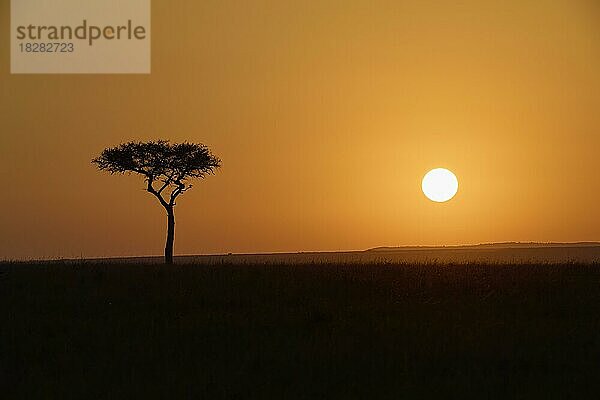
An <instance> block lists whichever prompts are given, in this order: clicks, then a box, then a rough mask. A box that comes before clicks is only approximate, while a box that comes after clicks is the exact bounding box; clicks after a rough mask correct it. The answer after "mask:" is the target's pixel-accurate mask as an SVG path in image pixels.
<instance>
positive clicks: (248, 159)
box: [0, 0, 600, 258]
mask: <svg viewBox="0 0 600 400" xmlns="http://www.w3.org/2000/svg"><path fill="white" fill-rule="evenodd" d="M457 3H460V4H457ZM9 4H10V1H9V0H0V27H1V32H2V35H1V37H0V168H1V170H2V176H3V179H2V195H1V196H0V209H1V210H2V212H1V213H0V258H38V257H79V256H84V257H93V256H118V255H149V254H157V255H160V254H161V252H162V249H163V243H164V234H165V229H166V227H165V224H166V221H165V219H166V217H165V215H164V214H165V213H164V210H163V209H162V208H161V207H160V206H159V204H157V202H156V199H154V198H153V197H152V196H151V195H149V194H148V193H145V192H144V191H143V183H142V181H141V179H139V178H138V177H127V176H126V177H123V176H110V175H108V174H103V173H100V172H98V171H96V170H95V169H94V168H93V166H92V165H91V164H90V160H91V158H93V157H94V156H96V155H98V154H99V152H100V151H101V150H102V149H103V148H104V147H107V146H113V145H116V144H118V143H120V142H123V141H128V140H147V139H156V138H165V139H170V140H172V141H183V140H189V141H195V142H202V143H205V144H207V145H208V146H209V147H210V148H211V149H212V150H213V152H214V153H215V154H217V155H218V156H220V157H221V158H222V160H223V168H222V169H221V171H220V172H219V173H218V174H217V176H215V177H210V178H208V179H206V180H205V181H204V182H198V183H197V184H196V186H195V188H194V189H193V190H191V191H190V192H188V193H186V195H185V196H183V197H182V198H181V200H180V201H179V202H178V206H177V209H176V218H177V230H176V239H175V251H176V254H197V253H215V252H266V251H300V250H339V249H364V248H368V247H373V246H380V245H388V246H393V245H414V244H416V245H425V244H427V245H436V244H459V243H479V242H491V241H580V240H581V241H584V240H585V241H588V240H589V241H591V240H600V207H599V206H598V199H599V198H600V156H599V155H598V154H599V150H600V73H599V71H600V5H599V3H598V2H597V1H593V0H588V1H577V0H547V1H542V0H540V1H523V0H519V1H512V0H508V1H479V0H477V1H474V0H473V1H462V2H455V1H398V0H393V1H392V0H388V1H378V0H369V1H363V0H338V1H330V0H319V1H301V2H298V1H294V2H291V1H290V2H284V1H280V0H278V1H223V0H219V1H191V0H190V1H180V2H176V4H175V3H174V2H173V1H167V0H153V1H152V8H153V10H152V74H151V75H141V76H135V75H10V73H9V72H10V71H9V68H10V60H9V47H10V44H9V26H10V18H9V17H10V13H9ZM435 167H446V168H449V169H451V170H452V171H454V173H456V175H457V176H458V179H459V182H460V188H459V192H458V194H457V196H456V197H455V198H454V199H453V200H452V201H450V202H449V203H444V204H436V203H433V202H431V201H428V200H427V199H426V198H425V197H424V195H423V193H422V192H421V189H420V184H421V178H422V176H423V175H424V174H425V173H426V172H427V171H428V170H430V169H432V168H435Z"/></svg>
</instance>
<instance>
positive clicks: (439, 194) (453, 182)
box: [421, 168, 458, 203]
mask: <svg viewBox="0 0 600 400" xmlns="http://www.w3.org/2000/svg"><path fill="white" fill-rule="evenodd" d="M421 189H423V193H424V194H425V196H427V198H428V199H429V200H431V201H435V202H436V203H443V202H445V201H448V200H450V199H451V198H453V197H454V195H455V194H456V192H457V191H458V179H456V175H454V174H453V173H452V172H451V171H449V170H447V169H445V168H436V169H432V170H431V171H429V172H428V173H426V174H425V176H424V177H423V182H422V183H421Z"/></svg>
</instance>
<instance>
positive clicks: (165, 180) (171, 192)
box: [92, 140, 221, 264]
mask: <svg viewBox="0 0 600 400" xmlns="http://www.w3.org/2000/svg"><path fill="white" fill-rule="evenodd" d="M92 163H93V164H95V165H96V166H97V167H98V169H100V170H101V171H107V172H110V174H111V175H112V174H126V173H135V174H139V175H142V176H143V177H144V181H145V182H146V190H147V191H148V192H149V193H152V194H153V195H154V196H155V197H156V198H157V199H158V201H159V202H160V204H161V205H162V206H163V207H164V208H165V210H166V211H167V240H166V243H165V263H166V264H173V241H174V239H175V213H174V208H175V205H176V203H175V200H176V199H177V198H178V197H179V196H181V195H182V194H183V193H185V192H186V191H188V190H189V189H191V188H192V184H190V183H188V181H189V180H190V179H192V178H204V177H205V176H206V175H208V174H211V175H214V173H215V170H216V169H217V168H219V167H220V166H221V160H220V159H219V158H218V157H215V156H214V155H213V154H212V153H211V152H210V150H209V149H208V147H206V146H205V145H203V144H195V143H187V142H186V143H176V144H171V143H169V141H168V140H158V141H150V142H129V143H123V144H120V145H119V146H117V147H112V148H108V149H105V150H103V151H102V153H101V154H100V156H99V157H97V158H94V159H93V160H92ZM155 185H156V186H155Z"/></svg>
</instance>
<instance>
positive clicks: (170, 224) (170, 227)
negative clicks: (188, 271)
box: [165, 207, 175, 264]
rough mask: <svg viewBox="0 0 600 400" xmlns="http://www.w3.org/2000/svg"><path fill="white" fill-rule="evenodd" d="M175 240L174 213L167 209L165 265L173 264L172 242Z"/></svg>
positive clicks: (171, 208)
mask: <svg viewBox="0 0 600 400" xmlns="http://www.w3.org/2000/svg"><path fill="white" fill-rule="evenodd" d="M174 240H175V213H174V212H173V207H169V208H167V242H166V244H165V264H173V241H174Z"/></svg>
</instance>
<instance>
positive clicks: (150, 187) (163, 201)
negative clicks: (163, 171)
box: [146, 176, 172, 209]
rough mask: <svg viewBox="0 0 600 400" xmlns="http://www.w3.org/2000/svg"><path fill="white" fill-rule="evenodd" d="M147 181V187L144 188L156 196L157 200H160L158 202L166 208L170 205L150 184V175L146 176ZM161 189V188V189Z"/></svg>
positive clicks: (151, 179) (151, 180)
mask: <svg viewBox="0 0 600 400" xmlns="http://www.w3.org/2000/svg"><path fill="white" fill-rule="evenodd" d="M147 181H148V188H147V189H146V190H147V191H148V192H150V193H152V194H153V195H154V196H156V198H157V199H158V201H160V204H161V205H162V206H163V207H164V208H166V209H168V208H170V207H171V206H172V205H171V204H169V203H167V202H166V201H165V199H163V197H162V195H161V194H160V192H157V191H156V189H154V186H152V182H153V181H154V180H153V178H152V177H150V176H148V178H147ZM161 191H162V189H161Z"/></svg>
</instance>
